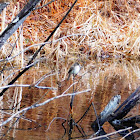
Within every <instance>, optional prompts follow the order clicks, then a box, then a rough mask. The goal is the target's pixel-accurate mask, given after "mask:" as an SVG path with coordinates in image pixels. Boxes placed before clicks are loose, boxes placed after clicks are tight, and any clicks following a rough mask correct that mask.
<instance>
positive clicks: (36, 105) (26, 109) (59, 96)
mask: <svg viewBox="0 0 140 140" xmlns="http://www.w3.org/2000/svg"><path fill="white" fill-rule="evenodd" d="M90 90H91V89H87V90H84V91H79V92H76V93H68V94H64V95H58V96H56V97H53V98H50V99H48V100H46V101H44V102H43V103H40V104H34V105H32V106H29V107H26V108H24V109H22V110H20V111H18V112H16V113H15V114H13V115H12V116H11V117H9V118H8V119H7V120H6V121H4V122H2V123H1V124H0V126H3V125H5V124H7V123H8V122H9V121H11V120H12V119H13V118H14V117H15V116H17V115H18V114H20V113H23V112H25V111H28V110H30V109H33V108H36V107H39V106H43V105H45V104H47V103H49V102H50V101H53V100H55V99H58V98H61V97H66V96H72V95H77V94H81V93H85V92H89V91H90Z"/></svg>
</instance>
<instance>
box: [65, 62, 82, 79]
mask: <svg viewBox="0 0 140 140" xmlns="http://www.w3.org/2000/svg"><path fill="white" fill-rule="evenodd" d="M80 68H81V66H80V64H79V63H78V62H76V63H74V64H73V65H72V66H71V67H70V69H69V71H68V74H69V76H68V79H67V80H69V78H70V76H71V74H73V76H74V77H75V76H76V75H77V74H78V73H79V71H80Z"/></svg>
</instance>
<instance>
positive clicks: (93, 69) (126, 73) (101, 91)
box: [0, 61, 140, 140]
mask: <svg viewBox="0 0 140 140" xmlns="http://www.w3.org/2000/svg"><path fill="white" fill-rule="evenodd" d="M64 65H65V64H61V65H60V66H59V67H58V68H59V69H61V71H60V70H59V69H57V70H55V71H59V73H58V74H55V75H53V76H48V77H46V78H45V79H44V80H43V81H42V82H41V83H40V84H39V86H43V87H56V88H57V90H50V89H38V88H35V87H34V86H32V87H31V88H28V87H15V88H14V87H13V88H10V89H9V90H8V91H7V92H6V93H5V94H4V96H3V97H1V108H3V109H9V110H1V113H0V115H1V118H3V119H1V122H2V121H4V120H6V119H7V117H10V116H11V115H12V114H13V113H16V112H17V111H18V109H20V108H21V109H22V108H25V107H28V106H31V105H33V104H35V103H41V102H44V101H46V100H48V99H50V98H52V97H55V96H57V95H61V94H67V93H72V92H73V86H72V87H70V85H71V84H72V83H73V81H72V78H71V79H70V80H69V81H67V80H65V79H67V74H66V73H67V72H68V67H67V66H66V67H64ZM11 72H12V70H11V71H7V73H6V75H5V77H6V76H8V75H9V74H10V73H11ZM49 72H50V69H49V67H45V66H42V67H41V68H38V67H35V68H32V69H30V70H29V71H28V72H27V73H25V74H24V76H23V77H21V78H20V79H19V80H18V82H17V83H16V84H22V85H25V84H29V85H31V84H35V83H36V82H37V81H38V80H39V79H40V78H41V77H42V76H43V75H45V74H46V73H49ZM8 80H9V81H10V80H11V79H10V78H9V79H8ZM1 82H2V81H1ZM74 82H76V84H75V85H74V89H76V91H84V90H86V89H91V91H90V92H87V93H82V94H78V95H76V96H75V98H74V102H73V110H72V115H73V119H74V121H75V122H77V121H78V120H79V119H80V118H81V117H82V115H83V114H84V112H85V111H86V110H87V108H88V107H89V105H90V103H91V101H93V102H94V104H95V108H96V110H97V114H99V113H100V112H101V111H102V110H103V109H104V107H105V106H106V105H107V103H108V102H109V100H110V99H111V98H112V96H114V95H117V94H120V95H121V97H122V99H121V102H123V101H124V100H125V99H126V98H127V97H128V96H129V95H130V94H131V93H132V92H133V91H134V90H135V89H136V88H137V87H138V86H139V85H140V64H139V62H133V63H130V62H128V61H127V62H123V61H122V62H112V63H111V62H104V63H97V64H94V65H93V64H92V62H90V63H87V64H85V65H84V67H83V68H82V70H81V71H80V73H79V75H77V76H76V78H75V81H74ZM1 86H2V85H1ZM69 87H70V88H69ZM68 88H69V89H68ZM67 89H68V90H67ZM66 90H67V92H65V91H66ZM12 108H14V109H12ZM138 108H139V105H138V106H136V108H134V109H133V111H131V112H130V113H129V114H128V115H129V116H130V115H132V116H134V114H135V115H139V114H140V112H139V109H138ZM10 109H11V110H10ZM20 115H21V116H20ZM20 115H18V116H16V117H21V118H20V119H19V120H18V121H17V122H16V123H15V124H13V123H14V122H15V121H16V119H17V118H14V119H13V120H12V121H10V122H9V123H7V124H6V126H3V127H2V128H1V135H3V134H6V132H7V130H9V133H8V134H6V136H4V139H7V140H8V139H9V140H10V139H12V138H13V139H17V140H18V139H22V140H27V139H30V140H33V139H34V140H37V139H40V140H46V139H50V140H56V139H61V138H62V137H63V136H64V137H63V138H62V139H68V134H67V133H66V134H65V135H64V132H65V129H66V132H68V129H69V126H68V120H69V115H70V97H69V96H67V97H62V98H59V99H55V100H53V101H51V102H49V103H47V104H45V105H43V106H40V107H37V108H34V109H30V110H28V111H27V112H24V113H23V114H20ZM54 118H56V119H54ZM53 119H54V121H53V122H52V123H51V124H50V122H51V121H52V120H53ZM95 119H96V116H95V113H94V110H93V108H92V107H91V108H90V110H89V111H88V113H87V114H86V115H85V117H84V118H83V119H82V120H81V121H80V122H79V123H78V126H79V128H80V129H81V130H82V131H83V132H84V133H85V134H86V135H91V134H93V133H94V132H93V130H92V129H91V123H92V122H93V121H94V120H95ZM65 120H67V121H66V122H65ZM63 122H65V123H64V126H63V125H62V123H63ZM49 125H50V126H49ZM48 127H49V129H48ZM64 128H65V129H64ZM103 128H104V129H105V131H106V132H107V133H109V132H112V131H114V130H113V128H112V127H110V125H109V124H108V123H105V125H104V126H103ZM71 136H72V137H73V138H75V139H76V138H77V137H79V138H80V137H81V136H82V135H81V133H80V132H79V130H78V129H77V127H74V128H73V130H72V135H71Z"/></svg>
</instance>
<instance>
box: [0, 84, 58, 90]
mask: <svg viewBox="0 0 140 140" xmlns="http://www.w3.org/2000/svg"><path fill="white" fill-rule="evenodd" d="M9 87H30V85H8V86H3V87H0V89H5V88H9ZM35 87H36V88H40V89H51V90H57V88H54V87H43V86H36V85H35Z"/></svg>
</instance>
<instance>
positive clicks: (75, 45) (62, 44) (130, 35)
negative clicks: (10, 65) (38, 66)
mask: <svg viewBox="0 0 140 140" xmlns="http://www.w3.org/2000/svg"><path fill="white" fill-rule="evenodd" d="M10 2H11V1H10ZM72 2H73V1H72V0H70V1H57V2H53V3H51V4H50V5H49V6H46V7H43V8H42V9H39V10H35V11H34V12H33V13H32V14H31V15H30V16H29V17H28V18H27V19H26V21H25V22H24V24H23V46H24V47H28V46H30V45H33V44H37V43H40V42H43V41H44V40H45V39H46V38H47V36H48V35H49V34H50V33H51V31H52V30H53V29H54V28H55V26H56V25H57V24H58V22H59V21H60V20H61V19H62V17H63V16H64V15H65V12H66V11H67V10H68V7H69V6H70V5H71V3H72ZM45 3H47V1H43V2H42V3H41V4H40V5H39V6H42V5H44V4H45ZM15 6H16V7H17V8H15ZM23 6H24V3H23V1H21V0H19V1H17V2H14V3H12V2H11V3H10V6H9V7H7V11H6V13H5V12H4V13H3V14H4V15H3V18H2V21H4V22H2V24H1V26H2V28H3V26H4V24H5V26H6V25H7V24H8V23H9V22H10V21H11V19H13V17H14V15H16V14H17V13H18V12H19V11H20V9H22V8H23ZM139 7H140V5H139V3H138V2H137V1H127V0H126V1H120V0H115V1H113V0H109V1H108V0H106V1H98V0H96V1H91V0H87V1H86V2H85V1H83V0H80V1H78V2H77V4H76V6H75V7H74V8H73V10H72V11H71V13H70V14H69V16H68V17H67V19H66V20H65V21H64V22H63V23H62V25H61V27H60V28H59V29H58V30H57V31H56V33H55V35H54V36H53V38H52V40H57V39H59V38H61V37H64V36H67V35H72V34H73V35H75V36H72V37H67V38H64V39H62V40H61V41H58V42H55V43H52V44H46V45H45V47H44V51H43V55H46V56H48V54H49V58H51V59H52V56H55V57H53V59H54V60H55V59H56V57H58V58H64V57H66V56H67V57H68V58H70V57H77V56H80V58H81V57H86V58H87V56H88V58H89V59H95V58H98V57H103V58H108V57H114V58H124V57H125V58H128V59H135V58H137V57H138V56H139V49H140V39H139V34H140V19H139V16H138V14H139V12H140V9H139ZM5 14H6V15H5ZM11 15H12V17H11ZM19 33H20V30H18V31H17V32H16V33H15V34H13V36H12V37H10V39H9V41H10V43H14V42H15V41H16V39H17V37H18V34H19ZM76 34H79V35H76ZM19 40H20V39H19ZM8 44H9V43H8ZM8 44H5V48H6V49H7V47H8V48H10V47H11V46H10V45H8ZM16 44H17V47H16V48H15V51H14V52H13V54H12V55H15V54H16V53H18V52H19V51H21V50H19V49H20V46H21V44H22V42H21V40H20V41H18V42H17V43H16ZM18 46H19V49H18ZM37 48H38V47H32V48H30V51H35V50H36V49H37ZM51 50H54V51H51ZM17 51H18V52H17ZM30 51H29V52H30ZM7 53H8V52H7ZM4 55H6V54H4ZM7 55H8V54H7ZM1 58H4V56H3V53H2V54H1ZM21 58H22V59H23V56H21ZM58 58H57V59H58ZM17 59H18V60H19V57H17Z"/></svg>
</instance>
